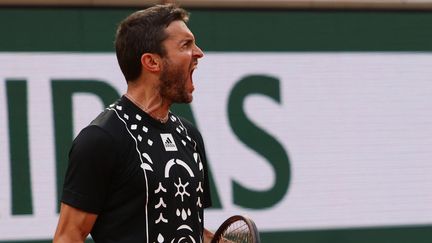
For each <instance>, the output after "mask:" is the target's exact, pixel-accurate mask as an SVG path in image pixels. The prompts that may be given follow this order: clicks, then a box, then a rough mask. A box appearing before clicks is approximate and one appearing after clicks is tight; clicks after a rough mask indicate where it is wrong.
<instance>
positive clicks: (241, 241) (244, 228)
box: [221, 221, 252, 243]
mask: <svg viewBox="0 0 432 243" xmlns="http://www.w3.org/2000/svg"><path fill="white" fill-rule="evenodd" d="M222 237H223V239H225V240H229V241H230V242H235V243H249V242H252V235H251V232H250V230H249V226H248V225H247V224H246V222H244V221H236V222H235V223H233V224H231V225H230V226H229V227H228V228H227V229H226V230H225V232H224V233H223V234H222ZM221 242H223V241H221Z"/></svg>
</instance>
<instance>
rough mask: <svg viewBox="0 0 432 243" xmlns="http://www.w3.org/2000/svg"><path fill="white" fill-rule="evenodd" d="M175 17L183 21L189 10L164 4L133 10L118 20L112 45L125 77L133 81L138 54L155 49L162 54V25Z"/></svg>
mask: <svg viewBox="0 0 432 243" xmlns="http://www.w3.org/2000/svg"><path fill="white" fill-rule="evenodd" d="M176 20H181V21H184V22H185V23H186V22H187V21H188V20H189V13H188V12H186V10H184V9H182V8H179V7H176V6H174V5H172V4H168V5H156V6H153V7H150V8H147V9H144V10H141V11H137V12H135V13H133V14H131V15H129V16H128V17H127V18H126V19H124V20H123V21H122V22H121V23H120V25H119V26H118V28H117V33H116V39H115V48H116V55H117V61H118V63H119V65H120V69H121V71H122V72H123V75H124V76H125V78H126V81H128V82H129V81H134V80H136V79H137V78H138V77H139V75H140V74H141V69H142V68H141V56H142V54H144V53H156V54H159V55H161V56H165V49H164V48H163V46H162V42H163V41H164V40H165V39H166V38H167V35H166V33H165V28H166V27H168V25H169V24H171V22H173V21H176Z"/></svg>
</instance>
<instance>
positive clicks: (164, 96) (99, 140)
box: [54, 5, 212, 243]
mask: <svg viewBox="0 0 432 243" xmlns="http://www.w3.org/2000/svg"><path fill="white" fill-rule="evenodd" d="M187 21H188V13H187V12H186V11H185V10H183V9H181V8H177V7H174V6H173V5H157V6H154V7H151V8H148V9H146V10H143V11H138V12H135V13H133V14H132V15H130V16H129V17H127V18H126V19H125V20H123V22H122V23H121V24H120V26H119V28H118V30H117V35H116V42H115V46H116V54H117V59H118V62H119V65H120V68H121V70H122V72H123V74H124V76H125V78H126V80H127V92H126V94H125V95H124V96H123V97H121V98H120V99H119V100H118V101H117V102H115V103H114V104H112V105H111V106H110V107H108V108H107V109H106V110H105V111H104V112H102V113H101V114H100V115H99V116H98V117H97V118H96V119H95V120H94V121H92V123H91V124H90V125H89V126H87V127H86V128H84V129H83V130H82V131H81V132H80V134H79V135H78V136H77V138H76V139H75V140H74V142H73V145H72V148H71V151H70V153H69V167H68V170H67V173H66V177H65V183H64V188H63V195H62V204H61V210H60V218H59V223H58V226H57V230H56V233H55V236H54V242H56V243H61V242H83V241H84V240H85V238H86V237H87V236H88V234H91V235H92V237H93V239H94V241H95V242H121V243H128V242H134V243H136V242H140V243H143V242H148V243H154V242H156V243H161V242H196V243H199V242H202V241H204V242H209V241H210V240H211V235H212V234H211V233H210V232H209V231H207V230H205V229H204V227H203V222H204V221H203V220H204V215H203V209H204V208H206V207H209V206H210V205H211V199H210V192H209V182H208V174H207V166H206V155H205V150H204V144H203V140H202V137H201V135H200V133H199V132H198V130H197V129H196V128H194V127H193V126H192V125H191V124H190V123H189V122H187V121H186V120H184V119H182V118H180V117H178V116H176V115H174V114H172V113H171V112H170V111H169V109H170V106H171V105H172V104H173V103H190V102H191V101H192V92H193V91H194V85H193V81H192V73H193V71H194V70H195V69H196V67H197V64H198V59H199V58H202V57H203V52H202V51H201V49H200V48H199V47H198V46H197V45H196V43H195V39H194V36H193V34H192V32H191V31H190V30H189V29H188V27H187V26H186V23H187Z"/></svg>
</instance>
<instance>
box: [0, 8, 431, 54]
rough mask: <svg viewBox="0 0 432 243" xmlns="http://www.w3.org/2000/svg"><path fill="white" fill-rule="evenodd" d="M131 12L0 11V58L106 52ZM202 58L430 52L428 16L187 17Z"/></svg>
mask: <svg viewBox="0 0 432 243" xmlns="http://www.w3.org/2000/svg"><path fill="white" fill-rule="evenodd" d="M132 11H133V9H117V10H116V9H78V8H77V9H61V8H58V9H55V8H52V9H44V8H37V9H19V8H9V9H8V8H2V9H0V29H1V30H2V35H1V40H0V51H72V52H83V51H84V52H112V51H114V50H113V41H114V35H115V29H116V25H117V24H118V22H119V21H120V20H121V19H123V18H124V17H125V16H126V15H127V14H129V13H131V12H132ZM191 13H192V16H191V22H190V27H191V29H192V30H193V32H194V33H195V35H196V38H197V42H198V44H199V45H200V46H201V47H202V48H203V49H204V50H205V51H432V28H431V23H432V12H427V11H424V12H415V11H399V12H398V11H387V12H384V11H287V10H285V11H282V10H281V11H258V10H254V11H240V10H236V11H234V10H219V11H211V10H192V11H191Z"/></svg>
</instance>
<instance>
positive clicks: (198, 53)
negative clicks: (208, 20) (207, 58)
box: [193, 45, 204, 58]
mask: <svg viewBox="0 0 432 243" xmlns="http://www.w3.org/2000/svg"><path fill="white" fill-rule="evenodd" d="M193 55H194V57H195V58H202V57H203V56H204V52H203V51H202V50H201V48H199V47H198V46H197V45H195V48H194V52H193Z"/></svg>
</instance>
